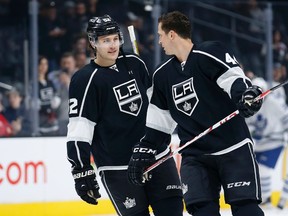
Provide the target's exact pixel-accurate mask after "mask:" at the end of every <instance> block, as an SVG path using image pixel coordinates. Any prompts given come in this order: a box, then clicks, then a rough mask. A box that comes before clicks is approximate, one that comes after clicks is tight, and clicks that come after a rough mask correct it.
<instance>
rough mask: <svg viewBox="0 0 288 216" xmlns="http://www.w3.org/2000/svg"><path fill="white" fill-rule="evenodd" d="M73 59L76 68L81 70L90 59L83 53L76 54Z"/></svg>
mask: <svg viewBox="0 0 288 216" xmlns="http://www.w3.org/2000/svg"><path fill="white" fill-rule="evenodd" d="M74 57H75V62H76V68H78V69H81V68H82V67H84V66H85V65H86V64H88V63H89V61H90V59H89V58H87V55H86V53H85V52H77V53H75V54H74Z"/></svg>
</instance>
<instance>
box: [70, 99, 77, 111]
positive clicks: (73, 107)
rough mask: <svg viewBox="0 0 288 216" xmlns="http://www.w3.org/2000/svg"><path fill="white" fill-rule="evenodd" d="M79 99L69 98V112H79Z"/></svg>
mask: <svg viewBox="0 0 288 216" xmlns="http://www.w3.org/2000/svg"><path fill="white" fill-rule="evenodd" d="M77 105H78V100H77V99H76V98H71V99H69V114H77V112H78V109H77Z"/></svg>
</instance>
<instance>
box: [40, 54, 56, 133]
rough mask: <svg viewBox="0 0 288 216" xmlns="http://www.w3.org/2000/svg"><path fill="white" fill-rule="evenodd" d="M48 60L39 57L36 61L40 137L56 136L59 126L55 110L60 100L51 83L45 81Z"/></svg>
mask: <svg viewBox="0 0 288 216" xmlns="http://www.w3.org/2000/svg"><path fill="white" fill-rule="evenodd" d="M47 72H48V59H47V58H46V57H44V56H40V57H39V61H38V81H39V101H40V111H39V119H40V123H39V124H40V127H39V130H40V131H39V132H40V134H41V135H45V136H53V135H58V130H59V125H58V120H57V116H56V109H57V108H58V107H59V105H60V102H61V99H60V98H59V97H57V96H56V89H55V87H54V85H53V83H52V82H51V81H50V80H48V79H47V76H46V75H47Z"/></svg>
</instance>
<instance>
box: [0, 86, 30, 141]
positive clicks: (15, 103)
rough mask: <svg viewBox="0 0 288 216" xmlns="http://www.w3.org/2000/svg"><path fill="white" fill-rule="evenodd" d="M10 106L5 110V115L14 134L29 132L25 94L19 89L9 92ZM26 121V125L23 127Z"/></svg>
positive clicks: (26, 133)
mask: <svg viewBox="0 0 288 216" xmlns="http://www.w3.org/2000/svg"><path fill="white" fill-rule="evenodd" d="M7 98H8V106H7V108H6V109H5V110H4V112H3V115H4V116H5V118H6V119H7V121H8V122H9V124H10V125H11V127H12V135H13V136H21V135H28V134H29V128H30V127H29V125H28V120H27V115H26V110H25V107H24V104H23V103H22V101H23V96H22V95H21V94H20V92H19V91H18V90H17V89H12V90H10V91H9V92H8V93H7ZM23 122H25V123H26V124H25V127H23Z"/></svg>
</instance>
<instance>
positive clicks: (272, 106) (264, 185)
mask: <svg viewBox="0 0 288 216" xmlns="http://www.w3.org/2000/svg"><path fill="white" fill-rule="evenodd" d="M252 83H253V84H254V85H258V86H260V87H261V88H262V89H263V91H266V90H268V84H267V83H266V81H265V80H264V79H263V78H260V77H256V78H254V79H253V80H252ZM246 122H247V124H248V127H249V130H250V132H251V134H252V138H253V139H254V142H255V154H256V159H257V161H258V164H259V170H260V179H261V191H262V198H263V204H268V203H270V202H271V199H270V196H271V184H272V176H273V171H274V168H275V166H276V163H277V161H278V159H279V156H280V154H281V152H282V151H283V149H284V144H285V133H287V132H288V108H287V105H286V104H283V101H282V100H281V99H279V97H278V95H277V94H276V95H275V94H270V95H268V96H267V97H266V98H265V102H264V103H263V105H262V107H261V109H260V110H259V112H257V114H255V115H254V116H252V117H250V118H247V119H246ZM281 197H282V198H281V199H280V201H279V203H278V207H279V208H281V209H282V208H284V206H285V203H286V200H287V199H288V176H287V177H286V180H285V181H284V185H283V190H282V195H281Z"/></svg>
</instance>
